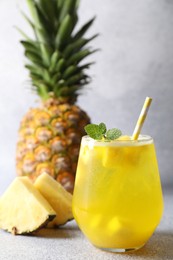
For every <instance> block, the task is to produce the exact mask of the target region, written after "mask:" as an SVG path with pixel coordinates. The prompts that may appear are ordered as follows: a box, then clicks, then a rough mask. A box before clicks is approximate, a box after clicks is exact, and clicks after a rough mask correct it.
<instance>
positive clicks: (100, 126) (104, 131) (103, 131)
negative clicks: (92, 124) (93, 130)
mask: <svg viewBox="0 0 173 260" xmlns="http://www.w3.org/2000/svg"><path fill="white" fill-rule="evenodd" d="M99 128H100V131H101V132H102V134H105V133H106V130H107V129H106V125H105V124H104V123H100V124H99Z"/></svg>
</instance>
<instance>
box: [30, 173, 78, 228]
mask: <svg viewBox="0 0 173 260" xmlns="http://www.w3.org/2000/svg"><path fill="white" fill-rule="evenodd" d="M34 186H35V187H36V188H37V189H38V190H39V192H40V193H41V194H42V195H43V196H44V197H45V199H46V200H47V201H48V202H49V204H50V205H51V206H52V208H53V209H54V210H55V212H56V213H57V216H56V218H55V219H54V220H53V221H51V222H49V223H48V227H50V228H52V227H55V226H60V225H63V224H65V223H66V222H67V221H69V220H72V219H73V214H72V195H71V194H70V193H69V192H68V191H66V190H65V189H64V187H63V186H62V185H61V184H60V183H58V182H57V181H55V180H54V179H53V178H52V177H51V176H50V175H48V174H47V173H42V174H41V175H40V176H39V177H38V178H37V179H36V181H35V183H34Z"/></svg>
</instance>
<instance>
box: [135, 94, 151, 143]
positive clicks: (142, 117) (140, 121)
mask: <svg viewBox="0 0 173 260" xmlns="http://www.w3.org/2000/svg"><path fill="white" fill-rule="evenodd" d="M151 101H152V98H150V97H146V99H145V102H144V105H143V108H142V110H141V113H140V116H139V118H138V121H137V123H136V127H135V130H134V132H133V135H132V140H137V139H138V137H139V134H140V132H141V129H142V126H143V124H144V121H145V118H146V116H147V113H148V110H149V108H150V105H151Z"/></svg>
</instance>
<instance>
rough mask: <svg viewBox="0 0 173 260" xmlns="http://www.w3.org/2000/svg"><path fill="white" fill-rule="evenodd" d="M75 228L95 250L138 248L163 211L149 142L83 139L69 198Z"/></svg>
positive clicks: (147, 138)
mask: <svg viewBox="0 0 173 260" xmlns="http://www.w3.org/2000/svg"><path fill="white" fill-rule="evenodd" d="M72 207H73V214H74V218H75V220H76V222H77V223H78V225H79V228H80V229H81V231H82V232H83V233H84V235H85V236H86V237H87V238H88V240H89V241H90V242H91V243H92V244H93V245H94V246H96V247H98V248H101V249H104V250H108V251H112V252H126V251H130V250H136V249H139V248H141V247H142V246H143V245H144V244H145V243H146V242H147V240H148V239H149V238H150V237H151V236H152V234H153V232H154V230H155V229H156V227H157V226H158V224H159V222H160V220H161V216H162V212H163V198H162V188H161V182H160V177H159V170H158V164H157V158H156V152H155V147H154V142H153V139H152V138H151V137H150V136H147V135H140V136H139V138H138V140H136V141H131V140H124V141H123V140H115V141H111V142H108V141H96V140H93V139H92V138H90V137H88V136H84V137H83V138H82V141H81V147H80V154H79V161H78V167H77V173H76V180H75V188H74V194H73V206H72Z"/></svg>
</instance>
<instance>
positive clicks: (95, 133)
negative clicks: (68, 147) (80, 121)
mask: <svg viewBox="0 0 173 260" xmlns="http://www.w3.org/2000/svg"><path fill="white" fill-rule="evenodd" d="M84 129H85V132H86V133H87V134H88V135H89V136H90V137H91V138H93V139H95V140H101V139H102V137H103V133H102V128H100V127H99V125H95V124H89V125H86V126H85V128H84Z"/></svg>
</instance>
